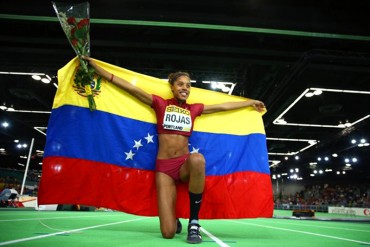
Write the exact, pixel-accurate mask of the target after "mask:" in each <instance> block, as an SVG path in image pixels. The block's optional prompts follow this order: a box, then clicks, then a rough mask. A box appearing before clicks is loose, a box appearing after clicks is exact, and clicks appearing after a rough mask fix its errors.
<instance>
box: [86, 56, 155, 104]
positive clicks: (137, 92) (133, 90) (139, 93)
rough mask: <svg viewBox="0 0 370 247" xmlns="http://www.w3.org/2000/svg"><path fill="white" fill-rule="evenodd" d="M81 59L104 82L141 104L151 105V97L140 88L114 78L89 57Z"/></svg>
mask: <svg viewBox="0 0 370 247" xmlns="http://www.w3.org/2000/svg"><path fill="white" fill-rule="evenodd" d="M82 59H84V60H86V61H88V62H89V64H90V65H91V66H92V67H93V68H94V69H95V72H96V73H97V74H98V75H101V76H102V77H104V78H105V79H106V80H108V81H110V82H111V83H113V84H114V85H116V86H118V87H119V88H121V89H123V90H125V91H126V92H128V93H129V94H131V95H132V96H134V97H136V98H137V99H138V100H140V101H142V102H143V103H145V104H147V105H151V104H152V101H153V99H152V95H151V94H149V93H147V92H145V91H144V90H142V89H141V88H138V87H136V86H134V85H132V84H131V83H130V82H128V81H126V80H125V79H122V78H120V77H117V76H115V75H114V74H112V73H110V72H108V71H106V70H105V69H103V68H101V67H100V66H98V65H97V64H96V63H95V62H94V61H93V60H92V58H90V57H87V56H82Z"/></svg>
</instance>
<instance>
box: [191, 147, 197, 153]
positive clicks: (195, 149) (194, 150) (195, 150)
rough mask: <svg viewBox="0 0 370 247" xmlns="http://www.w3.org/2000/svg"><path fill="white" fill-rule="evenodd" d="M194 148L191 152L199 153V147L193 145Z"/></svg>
mask: <svg viewBox="0 0 370 247" xmlns="http://www.w3.org/2000/svg"><path fill="white" fill-rule="evenodd" d="M192 148H193V150H191V152H190V153H192V154H193V153H199V148H195V147H192Z"/></svg>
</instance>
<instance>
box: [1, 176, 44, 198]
mask: <svg viewBox="0 0 370 247" xmlns="http://www.w3.org/2000/svg"><path fill="white" fill-rule="evenodd" d="M0 172H1V175H0V192H1V191H3V190H4V189H6V188H8V189H15V190H16V191H17V192H18V193H20V192H21V187H22V182H23V178H22V176H23V174H21V173H19V174H18V172H16V171H7V170H1V171H0ZM3 174H4V175H3ZM38 182H39V177H38V175H37V174H34V173H31V172H30V173H29V174H28V175H27V178H26V183H25V187H24V189H23V195H29V196H37V188H38V186H37V185H38Z"/></svg>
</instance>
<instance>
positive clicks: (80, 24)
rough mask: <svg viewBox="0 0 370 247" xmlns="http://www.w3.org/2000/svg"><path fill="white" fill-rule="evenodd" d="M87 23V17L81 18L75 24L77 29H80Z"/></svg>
mask: <svg viewBox="0 0 370 247" xmlns="http://www.w3.org/2000/svg"><path fill="white" fill-rule="evenodd" d="M88 24H89V19H86V18H85V19H82V20H81V21H80V22H79V23H78V24H77V28H78V29H81V28H83V27H84V26H86V25H88Z"/></svg>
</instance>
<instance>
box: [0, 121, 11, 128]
mask: <svg viewBox="0 0 370 247" xmlns="http://www.w3.org/2000/svg"><path fill="white" fill-rule="evenodd" d="M1 126H3V127H4V128H7V127H9V123H8V122H3V123H2V124H1Z"/></svg>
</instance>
